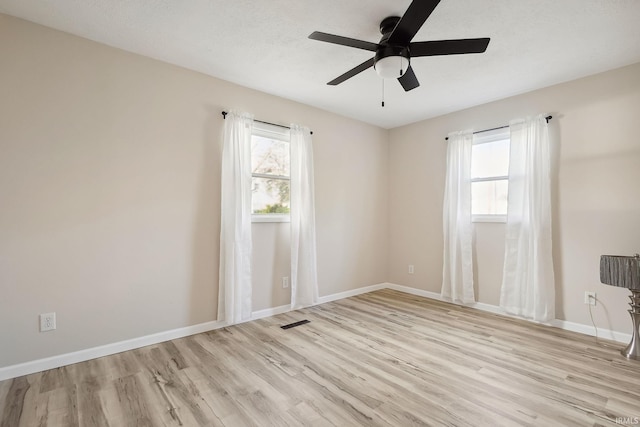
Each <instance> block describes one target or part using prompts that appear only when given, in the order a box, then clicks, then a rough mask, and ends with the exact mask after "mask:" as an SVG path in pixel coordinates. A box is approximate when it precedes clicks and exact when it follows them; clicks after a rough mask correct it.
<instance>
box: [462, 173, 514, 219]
mask: <svg viewBox="0 0 640 427" xmlns="http://www.w3.org/2000/svg"><path fill="white" fill-rule="evenodd" d="M508 192H509V181H507V180H506V179H500V180H496V181H480V182H472V183H471V213H472V214H473V215H506V214H507V195H508Z"/></svg>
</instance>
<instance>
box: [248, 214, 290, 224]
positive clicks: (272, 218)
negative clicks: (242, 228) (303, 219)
mask: <svg viewBox="0 0 640 427" xmlns="http://www.w3.org/2000/svg"><path fill="white" fill-rule="evenodd" d="M251 222H291V216H290V215H286V214H282V215H279V214H261V215H251Z"/></svg>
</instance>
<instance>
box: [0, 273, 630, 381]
mask: <svg viewBox="0 0 640 427" xmlns="http://www.w3.org/2000/svg"><path fill="white" fill-rule="evenodd" d="M380 289H393V290H396V291H400V292H404V293H408V294H412V295H417V296H421V297H425V298H431V299H434V300H438V301H445V302H450V301H447V300H445V299H444V298H442V297H441V296H440V294H438V293H436V292H430V291H425V290H422V289H416V288H411V287H408V286H402V285H397V284H394V283H379V284H377V285H371V286H364V287H362V288H357V289H352V290H349V291H345V292H339V293H337V294H331V295H326V296H323V297H320V298H319V300H318V304H324V303H327V302H331V301H337V300H340V299H344V298H349V297H353V296H356V295H361V294H365V293H368V292H373V291H377V290H380ZM467 307H471V308H475V309H478V310H482V311H487V312H490V313H495V314H501V315H504V316H510V315H509V314H506V313H505V312H504V311H503V310H502V309H501V308H500V307H498V306H495V305H491V304H485V303H480V302H477V303H473V304H469V305H467ZM289 311H291V306H290V305H289V304H287V305H282V306H279V307H274V308H267V309H264V310H259V311H255V312H253V314H252V316H251V320H256V319H261V318H264V317H269V316H275V315H277V314H282V313H287V312H289ZM510 317H515V316H510ZM547 325H550V326H554V327H556V328H560V329H566V330H568V331H573V332H579V333H581V334H585V335H591V336H594V335H595V331H594V329H593V327H591V326H587V325H583V324H580V323H574V322H568V321H566V320H558V319H556V320H553V321H551V322H549V323H547ZM224 326H226V325H225V323H224V322H217V321H212V322H206V323H200V324H198V325H192V326H187V327H184V328H178V329H172V330H170V331H164V332H158V333H156V334H151V335H146V336H142V337H138V338H133V339H130V340H126V341H120V342H116V343H112V344H106V345H102V346H99V347H93V348H88V349H85V350H80V351H75V352H72V353H66V354H61V355H57V356H52V357H47V358H44V359H38V360H33V361H30V362H25V363H20V364H17V365H10V366H6V367H3V368H0V381H3V380H7V379H11V378H15V377H19V376H22V375H28V374H33V373H35V372H41V371H45V370H47V369H54V368H59V367H62V366H66V365H71V364H73V363H79V362H84V361H86V360H91V359H96V358H98V357H103V356H109V355H111V354H116V353H121V352H123V351H127V350H134V349H136V348H140V347H145V346H148V345H153V344H158V343H161V342H164V341H169V340H173V339H177V338H183V337H187V336H189V335H195V334H199V333H202V332H208V331H212V330H215V329H219V328H222V327H224ZM598 331H599V334H598V335H599V336H600V337H601V338H606V339H611V340H614V341H618V342H621V343H628V342H629V341H630V340H631V334H625V333H621V332H616V331H611V330H609V329H598Z"/></svg>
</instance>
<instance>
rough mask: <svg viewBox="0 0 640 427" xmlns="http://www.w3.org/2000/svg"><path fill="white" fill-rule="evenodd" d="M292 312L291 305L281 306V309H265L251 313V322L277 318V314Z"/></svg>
mask: <svg viewBox="0 0 640 427" xmlns="http://www.w3.org/2000/svg"><path fill="white" fill-rule="evenodd" d="M289 311H291V304H287V305H281V306H280V307H273V308H265V309H264V310H258V311H254V312H253V313H251V320H257V319H262V318H264V317H271V316H275V315H276V314H282V313H287V312H289Z"/></svg>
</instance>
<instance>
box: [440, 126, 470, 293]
mask: <svg viewBox="0 0 640 427" xmlns="http://www.w3.org/2000/svg"><path fill="white" fill-rule="evenodd" d="M472 144H473V134H472V133H471V132H470V131H465V132H453V133H450V134H449V142H448V145H447V175H446V183H445V191H444V206H443V217H442V221H443V225H444V266H443V272H442V292H441V295H442V297H443V298H446V299H449V300H452V301H454V302H460V303H464V304H468V303H472V302H474V301H475V295H474V291H473V260H472V249H471V245H472V243H471V241H472V224H471V148H472Z"/></svg>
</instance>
